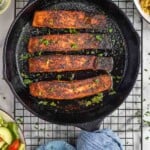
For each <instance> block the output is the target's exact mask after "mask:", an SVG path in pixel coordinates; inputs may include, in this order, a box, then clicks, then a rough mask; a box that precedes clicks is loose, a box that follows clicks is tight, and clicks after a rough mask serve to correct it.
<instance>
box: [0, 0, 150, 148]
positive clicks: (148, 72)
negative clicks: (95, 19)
mask: <svg viewBox="0 0 150 150" xmlns="http://www.w3.org/2000/svg"><path fill="white" fill-rule="evenodd" d="M13 18H14V0H12V3H11V6H10V7H9V9H8V10H7V11H6V12H5V13H4V14H2V15H0V100H1V102H0V108H3V109H4V110H6V111H7V112H9V113H12V112H13V104H14V96H13V94H12V92H11V90H10V88H9V86H8V85H7V83H6V82H5V81H4V80H3V74H2V70H3V68H2V67H3V65H2V64H3V62H2V60H3V59H2V56H3V45H4V40H5V36H6V34H7V31H8V28H9V26H10V24H11V22H12V21H13ZM149 43H150V24H148V23H147V22H145V21H143V56H142V60H143V67H142V69H143V74H142V77H143V78H142V79H143V82H142V86H143V92H142V93H143V119H144V120H149V121H150V116H146V115H145V113H146V112H147V111H150V92H149V91H150V44H149ZM148 137H149V139H148ZM149 147H150V127H147V126H145V125H144V127H143V149H144V150H149Z"/></svg>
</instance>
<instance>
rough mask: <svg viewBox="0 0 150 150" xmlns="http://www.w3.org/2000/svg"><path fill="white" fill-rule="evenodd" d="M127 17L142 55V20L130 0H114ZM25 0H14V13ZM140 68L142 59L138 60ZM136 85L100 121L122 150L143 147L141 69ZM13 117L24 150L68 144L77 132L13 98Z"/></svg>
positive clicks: (78, 131)
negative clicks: (54, 143)
mask: <svg viewBox="0 0 150 150" xmlns="http://www.w3.org/2000/svg"><path fill="white" fill-rule="evenodd" d="M113 1H114V3H116V4H117V5H118V6H119V7H120V8H121V9H122V10H123V11H124V12H125V13H126V15H127V16H128V17H129V19H130V21H131V22H132V23H133V25H134V27H135V29H136V31H137V32H138V34H139V36H140V38H141V56H142V55H143V47H142V36H143V22H142V19H141V17H140V16H139V15H138V13H137V10H136V9H135V6H134V4H133V2H132V1H131V0H113ZM27 2H28V0H15V15H16V14H17V13H18V12H19V11H20V10H21V9H22V8H23V7H24V6H25V5H26V4H27ZM141 58H142V57H141ZM141 68H142V61H141ZM141 68H140V72H139V75H138V79H137V81H136V84H135V86H134V88H133V90H132V92H131V93H130V95H129V96H128V98H127V99H126V101H125V102H124V103H123V104H122V105H121V106H120V107H119V108H118V109H117V110H116V111H115V112H114V113H113V114H111V115H110V116H108V117H107V118H106V119H105V120H104V121H103V123H102V125H101V127H100V128H101V129H102V128H111V129H112V130H113V131H115V132H116V133H117V134H118V136H119V137H120V138H121V140H122V143H123V146H124V149H125V150H142V115H141V114H142V69H141ZM14 99H15V104H14V106H15V107H14V117H15V119H16V120H17V121H18V122H20V123H21V124H22V125H21V127H22V130H23V131H24V135H25V139H26V144H27V150H34V149H35V148H36V147H37V146H39V145H41V144H44V143H46V142H47V141H50V140H54V139H61V140H65V141H68V142H70V143H75V140H76V138H77V136H78V134H79V133H80V129H79V128H76V127H72V126H62V125H56V124H51V123H48V122H46V121H43V120H41V119H39V118H37V117H35V116H34V115H33V114H31V113H30V112H29V111H27V110H26V109H25V108H24V107H23V106H22V105H21V104H20V103H19V102H18V100H17V99H16V98H14Z"/></svg>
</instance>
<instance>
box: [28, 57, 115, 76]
mask: <svg viewBox="0 0 150 150" xmlns="http://www.w3.org/2000/svg"><path fill="white" fill-rule="evenodd" d="M112 69H113V58H112V57H97V56H92V55H46V56H38V57H34V58H30V59H29V72H30V73H37V72H63V71H79V70H105V71H107V72H111V71H112Z"/></svg>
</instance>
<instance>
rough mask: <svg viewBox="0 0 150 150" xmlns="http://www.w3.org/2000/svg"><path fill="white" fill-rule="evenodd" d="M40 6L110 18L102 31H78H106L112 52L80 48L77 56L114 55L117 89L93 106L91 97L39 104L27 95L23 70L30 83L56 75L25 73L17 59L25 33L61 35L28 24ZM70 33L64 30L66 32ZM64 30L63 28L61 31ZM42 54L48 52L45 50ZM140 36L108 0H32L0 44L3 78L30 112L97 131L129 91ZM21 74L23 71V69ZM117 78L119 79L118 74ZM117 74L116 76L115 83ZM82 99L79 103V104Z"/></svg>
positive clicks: (80, 75) (24, 46)
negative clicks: (96, 14) (2, 47)
mask: <svg viewBox="0 0 150 150" xmlns="http://www.w3.org/2000/svg"><path fill="white" fill-rule="evenodd" d="M41 9H67V10H82V11H86V12H88V13H91V14H92V13H103V14H104V15H106V16H107V18H108V20H109V21H108V22H109V23H108V25H107V28H106V29H104V30H103V29H99V30H97V31H89V30H81V31H80V32H96V33H99V34H101V33H105V32H106V33H107V35H108V36H110V38H111V39H112V41H111V42H112V47H113V48H112V50H100V51H99V50H97V51H96V52H94V53H89V52H84V51H83V52H81V53H80V54H81V55H82V54H88V55H89V54H90V55H92V54H94V55H98V53H99V52H102V54H103V55H105V56H108V55H111V56H113V58H114V69H113V71H112V73H111V74H112V76H113V77H114V78H113V79H114V80H113V82H114V85H113V88H114V90H115V92H114V91H113V94H112V93H107V92H106V93H104V98H103V102H101V103H100V104H99V103H96V104H95V103H94V104H91V103H89V102H88V101H90V100H91V99H92V98H93V97H88V98H84V99H80V100H72V101H69V102H68V101H62V102H59V101H54V103H56V106H54V105H51V104H52V103H51V102H53V100H49V102H47V101H46V100H45V102H46V105H40V104H39V101H41V100H39V99H37V98H34V97H32V96H31V95H30V94H29V90H28V86H26V85H24V83H23V76H22V74H23V73H25V74H27V76H29V78H30V79H32V80H33V81H34V82H35V81H37V80H50V79H56V76H57V74H55V73H53V74H46V75H45V74H40V75H37V74H29V73H28V64H27V60H20V57H21V56H22V54H26V53H27V51H26V50H27V43H28V40H29V37H31V36H37V35H43V34H48V33H49V32H51V33H50V34H53V33H58V32H59V33H63V32H64V30H60V31H58V30H55V29H47V28H46V29H35V28H33V27H32V26H31V23H32V19H33V15H34V12H35V11H36V10H41ZM67 32H68V31H67ZM65 33H66V31H65ZM45 55H46V54H45ZM139 58H140V52H139V37H138V35H137V33H136V31H135V30H134V28H133V26H132V24H131V23H130V21H129V19H128V18H127V17H126V16H125V15H124V13H123V12H122V11H121V10H120V9H119V8H118V7H117V6H116V5H115V4H114V3H113V2H111V1H109V0H93V1H90V0H70V1H68V0H35V1H33V2H31V3H29V4H27V6H26V7H25V8H24V9H23V10H22V11H21V12H20V13H19V14H18V16H17V17H16V18H15V20H14V21H13V23H12V25H11V27H10V29H9V32H8V34H7V37H6V41H5V46H4V79H5V80H6V81H7V83H8V84H9V85H10V87H11V89H12V91H13V93H14V95H15V96H16V97H17V98H18V100H19V101H20V102H21V103H22V104H23V105H24V106H25V108H27V109H28V110H29V111H30V112H32V113H33V114H35V115H36V116H38V117H40V118H42V119H44V120H47V121H49V122H53V123H58V124H72V125H74V126H78V127H80V128H82V129H85V130H95V129H97V128H98V127H99V124H100V122H101V121H102V120H103V118H105V117H106V116H107V115H109V114H110V113H111V112H113V111H114V110H115V109H117V107H119V106H120V105H121V103H123V101H124V100H125V98H126V97H127V96H128V95H129V92H130V91H131V89H132V87H133V85H134V83H135V81H136V77H137V74H138V70H139ZM22 72H23V73H22ZM100 73H103V72H99V71H96V72H92V71H87V72H84V71H81V72H77V73H76V74H75V79H76V80H78V79H84V78H89V77H91V76H95V75H98V74H100ZM62 75H63V79H64V80H68V77H69V76H70V75H71V73H70V72H69V73H63V74H62ZM120 76H121V78H120ZM116 78H118V79H120V80H118V79H117V81H116ZM80 102H81V103H80Z"/></svg>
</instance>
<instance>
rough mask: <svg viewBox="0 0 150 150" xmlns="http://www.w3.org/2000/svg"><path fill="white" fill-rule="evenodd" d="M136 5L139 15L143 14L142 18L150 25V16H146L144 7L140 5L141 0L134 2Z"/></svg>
mask: <svg viewBox="0 0 150 150" xmlns="http://www.w3.org/2000/svg"><path fill="white" fill-rule="evenodd" d="M134 4H135V6H136V8H137V10H138V11H139V13H140V14H141V16H142V17H143V18H144V19H145V20H146V21H147V22H148V23H150V15H148V14H146V13H145V12H144V11H143V10H142V7H141V5H140V0H134Z"/></svg>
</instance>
